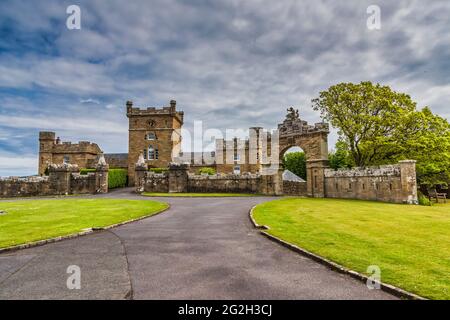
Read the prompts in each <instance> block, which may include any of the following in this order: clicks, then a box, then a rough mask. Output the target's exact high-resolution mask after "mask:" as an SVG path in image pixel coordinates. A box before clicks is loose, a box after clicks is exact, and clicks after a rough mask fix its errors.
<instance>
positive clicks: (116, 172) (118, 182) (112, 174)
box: [80, 168, 128, 189]
mask: <svg viewBox="0 0 450 320" xmlns="http://www.w3.org/2000/svg"><path fill="white" fill-rule="evenodd" d="M90 172H95V169H86V168H83V169H81V170H80V174H82V175H86V174H88V173H90ZM127 184H128V171H127V169H109V171H108V189H114V188H124V187H126V186H127Z"/></svg>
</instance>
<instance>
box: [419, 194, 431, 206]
mask: <svg viewBox="0 0 450 320" xmlns="http://www.w3.org/2000/svg"><path fill="white" fill-rule="evenodd" d="M417 198H418V199H419V204H420V205H421V206H431V201H430V199H428V198H427V197H426V196H424V194H423V193H422V192H420V191H418V194H417Z"/></svg>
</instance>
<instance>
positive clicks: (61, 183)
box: [48, 163, 79, 195]
mask: <svg viewBox="0 0 450 320" xmlns="http://www.w3.org/2000/svg"><path fill="white" fill-rule="evenodd" d="M73 172H79V169H78V166H77V165H71V164H69V163H63V164H51V165H50V166H49V167H48V175H49V178H48V179H49V182H50V188H51V193H52V194H55V195H67V194H70V193H71V190H70V189H71V188H70V181H71V178H72V173H73Z"/></svg>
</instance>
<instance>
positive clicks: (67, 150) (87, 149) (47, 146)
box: [38, 131, 102, 176]
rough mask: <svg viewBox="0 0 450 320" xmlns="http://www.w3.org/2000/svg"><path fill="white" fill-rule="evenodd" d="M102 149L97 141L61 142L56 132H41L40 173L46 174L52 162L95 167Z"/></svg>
mask: <svg viewBox="0 0 450 320" xmlns="http://www.w3.org/2000/svg"><path fill="white" fill-rule="evenodd" d="M101 153H102V150H101V149H100V148H99V146H98V145H97V144H95V143H91V142H88V141H80V142H78V143H71V142H61V140H60V139H59V137H58V138H56V134H55V133H54V132H47V131H42V132H39V168H38V174H39V175H41V176H42V175H44V174H45V173H46V171H47V168H48V166H49V165H50V164H53V163H55V164H62V163H71V164H77V165H78V166H79V167H80V168H94V167H95V165H96V164H97V161H98V156H99V155H100V154H101Z"/></svg>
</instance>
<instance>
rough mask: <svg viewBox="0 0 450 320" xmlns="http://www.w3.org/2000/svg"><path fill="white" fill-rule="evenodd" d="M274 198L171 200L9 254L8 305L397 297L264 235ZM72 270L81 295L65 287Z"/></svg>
mask: <svg viewBox="0 0 450 320" xmlns="http://www.w3.org/2000/svg"><path fill="white" fill-rule="evenodd" d="M98 197H111V198H127V199H142V197H140V196H137V195H134V194H132V193H131V191H130V189H125V190H121V191H116V192H112V193H110V194H107V195H101V196H98ZM270 199H271V198H265V197H251V198H247V197H242V198H162V199H161V200H162V201H166V202H169V203H170V204H171V208H170V209H169V210H168V211H166V212H164V213H162V214H160V215H157V216H154V217H151V218H148V219H144V220H141V221H138V222H135V223H131V224H128V225H123V226H120V227H118V228H115V229H112V230H110V231H102V232H98V233H95V234H91V235H88V236H84V237H80V238H77V239H72V240H65V241H61V242H57V243H52V244H48V245H45V246H41V247H35V248H30V249H26V250H21V251H16V252H12V253H5V254H0V299H51V298H53V299H124V298H125V299H129V298H132V299H395V297H393V296H391V295H389V294H387V293H385V292H382V291H380V290H369V289H367V287H366V286H365V285H364V284H363V283H361V282H359V281H357V280H354V279H352V278H350V277H348V276H346V275H342V274H339V273H336V272H334V271H332V270H330V269H328V268H326V267H324V266H322V265H320V264H318V263H316V262H314V261H312V260H310V259H308V258H305V257H302V256H300V255H298V254H296V253H294V252H291V251H290V250H288V249H286V248H284V247H282V246H279V245H278V244H276V243H273V242H272V241H270V240H268V239H267V238H265V237H263V236H262V235H260V234H259V231H257V230H255V229H254V228H253V226H252V225H251V223H250V221H249V219H248V211H249V209H250V208H251V207H252V206H253V205H255V204H257V203H260V202H264V201H267V200H270ZM69 265H78V266H79V267H80V268H81V289H80V290H68V289H67V287H66V280H67V277H68V276H69V274H67V273H66V270H67V267H68V266H69Z"/></svg>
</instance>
